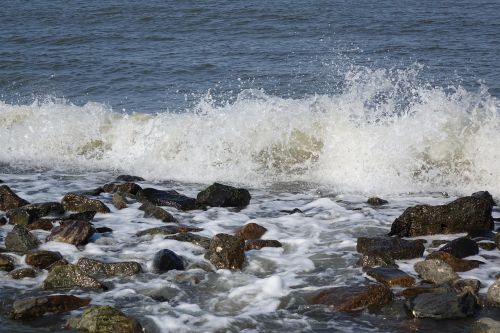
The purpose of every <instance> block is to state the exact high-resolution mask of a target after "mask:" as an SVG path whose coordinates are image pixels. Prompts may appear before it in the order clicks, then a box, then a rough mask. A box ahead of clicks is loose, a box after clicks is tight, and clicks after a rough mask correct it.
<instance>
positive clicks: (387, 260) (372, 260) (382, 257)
mask: <svg viewBox="0 0 500 333" xmlns="http://www.w3.org/2000/svg"><path fill="white" fill-rule="evenodd" d="M356 264H357V265H358V266H361V267H363V268H367V267H377V266H380V267H392V268H398V265H396V261H395V260H394V259H393V258H391V256H390V255H388V254H385V253H378V254H368V255H366V254H364V255H362V256H361V258H359V260H358V261H357V263H356Z"/></svg>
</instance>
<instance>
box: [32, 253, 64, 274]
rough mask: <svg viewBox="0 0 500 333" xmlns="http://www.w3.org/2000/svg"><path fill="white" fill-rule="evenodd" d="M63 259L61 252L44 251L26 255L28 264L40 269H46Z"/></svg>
mask: <svg viewBox="0 0 500 333" xmlns="http://www.w3.org/2000/svg"><path fill="white" fill-rule="evenodd" d="M62 259H63V257H62V255H61V254H60V253H59V252H53V251H44V250H42V251H35V252H30V253H28V254H26V263H27V264H28V265H30V266H33V267H36V268H39V269H46V268H47V267H49V266H50V265H52V264H53V263H55V262H56V261H59V260H62Z"/></svg>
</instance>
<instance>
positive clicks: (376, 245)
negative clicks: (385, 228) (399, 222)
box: [356, 237, 425, 260]
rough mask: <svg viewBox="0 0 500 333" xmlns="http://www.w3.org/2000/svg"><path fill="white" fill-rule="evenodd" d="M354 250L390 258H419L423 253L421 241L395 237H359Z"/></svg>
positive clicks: (423, 248)
mask: <svg viewBox="0 0 500 333" xmlns="http://www.w3.org/2000/svg"><path fill="white" fill-rule="evenodd" d="M356 250H357V251H358V252H359V253H362V254H365V255H378V256H389V257H390V258H392V259H396V260H399V259H413V258H420V257H422V255H423V254H424V250H425V247H424V244H423V243H422V242H421V241H418V240H415V241H410V240H404V239H401V238H397V237H360V238H358V242H357V245H356Z"/></svg>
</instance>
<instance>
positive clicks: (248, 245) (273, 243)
mask: <svg viewBox="0 0 500 333" xmlns="http://www.w3.org/2000/svg"><path fill="white" fill-rule="evenodd" d="M263 247H282V245H281V243H280V242H279V241H277V240H274V239H252V240H247V241H246V242H245V251H250V250H260V249H262V248H263Z"/></svg>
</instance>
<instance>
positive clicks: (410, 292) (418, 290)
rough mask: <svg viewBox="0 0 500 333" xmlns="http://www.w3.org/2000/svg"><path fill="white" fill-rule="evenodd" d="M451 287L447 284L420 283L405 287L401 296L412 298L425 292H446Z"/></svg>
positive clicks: (449, 290)
mask: <svg viewBox="0 0 500 333" xmlns="http://www.w3.org/2000/svg"><path fill="white" fill-rule="evenodd" d="M451 291H452V290H451V288H450V287H449V286H448V285H439V286H436V285H435V284H431V285H420V286H414V287H410V288H407V289H405V290H403V291H402V292H401V296H403V297H405V298H412V297H414V296H416V295H420V294H427V293H447V292H451Z"/></svg>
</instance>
